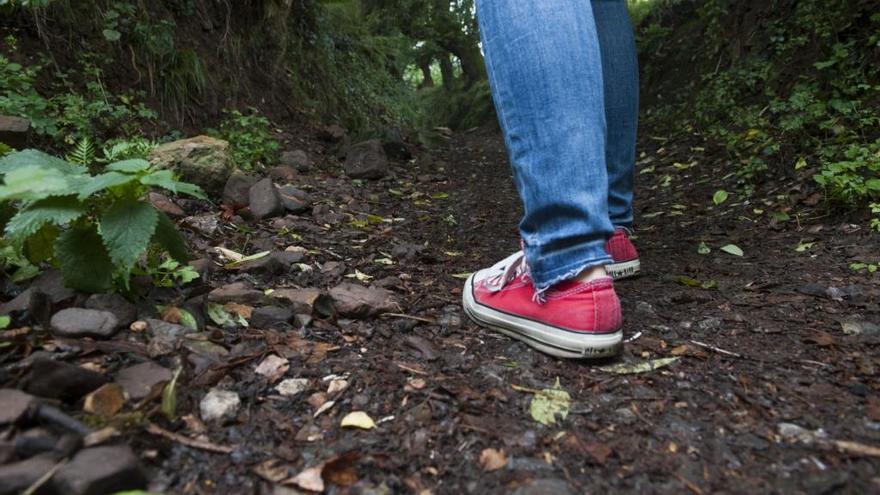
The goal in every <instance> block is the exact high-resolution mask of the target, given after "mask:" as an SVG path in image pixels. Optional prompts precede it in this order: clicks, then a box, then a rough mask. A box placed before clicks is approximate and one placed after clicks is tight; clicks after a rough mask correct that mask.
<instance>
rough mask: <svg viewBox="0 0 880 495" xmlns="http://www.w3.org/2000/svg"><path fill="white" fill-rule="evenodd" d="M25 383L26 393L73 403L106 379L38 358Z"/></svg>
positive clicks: (71, 366)
mask: <svg viewBox="0 0 880 495" xmlns="http://www.w3.org/2000/svg"><path fill="white" fill-rule="evenodd" d="M25 382H26V385H25V391H27V392H28V393H31V394H34V395H38V396H40V397H49V398H52V399H61V400H64V401H67V402H73V401H76V400H78V399H79V398H80V397H82V396H84V395H86V394H87V393H89V392H91V391H92V390H95V389H96V388H98V387H100V386H101V385H103V384H104V383H106V382H107V379H106V378H104V375H102V374H100V373H97V372H95V371H91V370H87V369H85V368H81V367H79V366H74V365H72V364H69V363H63V362H60V361H55V360H52V359H47V358H40V359H36V360H34V362H33V364H32V365H31V372H30V373H29V374H28V375H27V377H26V378H25Z"/></svg>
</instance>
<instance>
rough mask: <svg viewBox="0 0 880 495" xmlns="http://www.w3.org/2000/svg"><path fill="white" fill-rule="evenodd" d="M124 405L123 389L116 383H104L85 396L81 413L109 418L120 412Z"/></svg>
mask: <svg viewBox="0 0 880 495" xmlns="http://www.w3.org/2000/svg"><path fill="white" fill-rule="evenodd" d="M124 405H125V392H124V389H123V388H122V387H121V386H120V385H118V384H116V383H105V384H104V385H101V386H100V387H99V388H98V389H97V390H95V391H93V392H91V393H89V394H88V395H86V400H85V402H83V411H85V412H87V413H89V414H97V415H98V416H103V417H105V418H109V417H110V416H113V415H115V414H116V413H118V412H119V411H121V410H122V407H123V406H124Z"/></svg>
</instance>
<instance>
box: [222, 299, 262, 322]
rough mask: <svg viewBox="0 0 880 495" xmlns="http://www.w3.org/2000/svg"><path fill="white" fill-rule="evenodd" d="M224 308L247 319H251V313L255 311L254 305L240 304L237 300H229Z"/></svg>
mask: <svg viewBox="0 0 880 495" xmlns="http://www.w3.org/2000/svg"><path fill="white" fill-rule="evenodd" d="M223 308H224V309H226V311H229V312H230V313H232V314H234V315H236V316H240V317H241V318H245V319H247V320H250V319H251V314H252V313H253V311H254V308H253V306H248V305H247V304H239V303H236V302H228V303H226V304H224V305H223Z"/></svg>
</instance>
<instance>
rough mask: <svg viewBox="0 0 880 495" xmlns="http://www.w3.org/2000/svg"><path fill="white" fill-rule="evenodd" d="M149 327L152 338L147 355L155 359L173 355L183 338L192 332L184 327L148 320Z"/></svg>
mask: <svg viewBox="0 0 880 495" xmlns="http://www.w3.org/2000/svg"><path fill="white" fill-rule="evenodd" d="M147 326H148V327H149V329H150V335H151V337H152V338H151V339H150V342H149V343H148V344H147V354H149V355H150V357H153V358H154V357H158V356H164V355H165V354H169V353H171V352H172V351H174V349H176V348H177V344H178V343H179V342H180V340H181V339H182V338H183V336H184V335H186V334H187V333H190V332H192V330H191V329H189V328H187V327H185V326H183V325H178V324H176V323H169V322H167V321H162V320H155V319H149V320H147Z"/></svg>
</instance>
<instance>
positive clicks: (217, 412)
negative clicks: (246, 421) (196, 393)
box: [199, 388, 241, 421]
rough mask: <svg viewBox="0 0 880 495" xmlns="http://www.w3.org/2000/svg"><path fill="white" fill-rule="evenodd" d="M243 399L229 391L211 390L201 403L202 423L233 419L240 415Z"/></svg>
mask: <svg viewBox="0 0 880 495" xmlns="http://www.w3.org/2000/svg"><path fill="white" fill-rule="evenodd" d="M240 406H241V399H239V398H238V394H236V393H235V392H231V391H229V390H219V389H216V388H215V389H211V391H210V392H208V394H207V395H205V397H204V398H203V399H202V401H201V402H200V403H199V412H200V413H201V415H202V421H223V420H227V419H232V418H234V417H235V415H236V414H237V413H238V408H239V407H240Z"/></svg>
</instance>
